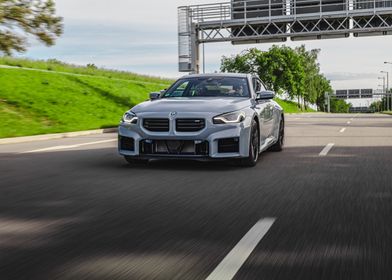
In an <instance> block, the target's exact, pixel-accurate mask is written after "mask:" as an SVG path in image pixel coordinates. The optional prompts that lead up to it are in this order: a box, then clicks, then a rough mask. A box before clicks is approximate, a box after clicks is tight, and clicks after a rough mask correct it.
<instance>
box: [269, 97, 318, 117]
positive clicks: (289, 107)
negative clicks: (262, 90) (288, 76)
mask: <svg viewBox="0 0 392 280" xmlns="http://www.w3.org/2000/svg"><path fill="white" fill-rule="evenodd" d="M275 101H276V102H278V103H279V105H280V106H282V108H283V110H284V112H285V113H304V111H301V110H300V109H299V108H298V104H297V103H296V102H293V101H288V100H282V99H279V98H275ZM305 112H306V113H309V112H316V111H315V110H313V109H310V108H308V109H307V110H306V111H305Z"/></svg>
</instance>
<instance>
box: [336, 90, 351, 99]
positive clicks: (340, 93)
mask: <svg viewBox="0 0 392 280" xmlns="http://www.w3.org/2000/svg"><path fill="white" fill-rule="evenodd" d="M335 96H336V98H338V99H347V98H348V90H347V89H343V90H337V91H336V93H335Z"/></svg>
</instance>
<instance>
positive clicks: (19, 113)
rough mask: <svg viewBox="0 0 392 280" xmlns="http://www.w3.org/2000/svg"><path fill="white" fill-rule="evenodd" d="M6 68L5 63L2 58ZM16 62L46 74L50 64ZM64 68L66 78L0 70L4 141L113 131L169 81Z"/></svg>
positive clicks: (52, 73) (35, 72) (117, 73)
mask: <svg viewBox="0 0 392 280" xmlns="http://www.w3.org/2000/svg"><path fill="white" fill-rule="evenodd" d="M12 61H13V62H17V61H18V60H16V59H12ZM2 63H3V64H4V59H3V60H1V59H0V64H2ZM18 63H19V66H21V67H27V66H28V65H32V66H34V67H37V64H39V65H40V66H41V67H40V68H41V69H42V70H47V68H48V67H49V65H51V64H50V63H48V64H47V66H48V67H46V69H45V67H44V66H45V63H44V62H34V61H28V60H20V61H19V62H18ZM7 64H8V63H7ZM26 64H28V65H26ZM62 67H63V68H62V69H61V71H62V72H65V73H56V72H50V71H48V72H41V71H32V70H25V69H18V68H10V69H8V68H0V123H1V126H0V128H1V129H0V137H14V136H23V135H36V134H45V133H56V132H68V131H78V130H88V129H96V128H105V127H113V126H116V125H117V124H118V123H119V120H120V118H121V116H122V114H123V113H124V112H125V111H126V110H128V109H129V108H131V107H132V106H134V105H135V104H138V103H139V102H142V101H144V100H146V99H147V98H148V94H149V92H153V91H158V90H161V89H164V88H165V87H167V86H168V85H169V84H170V82H171V81H169V80H164V79H159V78H152V77H147V76H141V75H136V74H132V73H125V72H116V71H105V70H101V69H96V70H94V69H88V68H86V67H84V68H83V67H73V66H62ZM66 73H68V74H66ZM74 74H78V75H74Z"/></svg>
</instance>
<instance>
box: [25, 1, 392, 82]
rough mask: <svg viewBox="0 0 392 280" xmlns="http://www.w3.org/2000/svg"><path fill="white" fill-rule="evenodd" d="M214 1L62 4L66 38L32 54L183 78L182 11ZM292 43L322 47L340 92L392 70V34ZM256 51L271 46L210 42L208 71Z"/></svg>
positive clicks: (324, 63) (325, 69)
mask: <svg viewBox="0 0 392 280" xmlns="http://www.w3.org/2000/svg"><path fill="white" fill-rule="evenodd" d="M222 1H228V0H222ZM214 2H219V0H170V1H163V0H149V1H136V0H111V1H103V0H83V1H81V0H57V1H56V3H57V10H58V14H59V15H61V16H63V17H64V19H65V25H66V31H65V34H64V35H63V37H62V38H60V39H59V40H58V42H57V45H56V46H55V47H53V48H49V49H47V48H45V47H43V46H36V45H35V44H34V45H33V47H32V49H31V50H30V51H29V52H28V53H27V56H29V57H34V58H41V59H45V58H53V57H56V58H59V59H62V60H65V61H69V62H73V63H80V64H86V63H91V62H93V63H95V64H97V65H101V66H107V67H111V68H118V69H126V70H132V71H134V72H140V73H146V74H151V75H154V74H159V75H163V76H168V77H173V76H180V75H182V74H181V73H178V72H177V7H178V6H182V5H189V4H197V3H214ZM286 44H287V45H289V46H299V45H301V44H305V45H306V47H307V48H308V49H312V48H320V49H321V54H320V64H321V69H322V71H323V72H324V73H329V74H328V76H329V77H330V78H331V80H332V84H333V85H334V86H335V87H339V88H351V87H358V85H361V86H360V87H367V88H369V87H370V88H372V87H373V88H377V85H378V83H379V81H378V80H377V75H378V74H379V72H380V70H388V71H391V70H392V69H390V68H388V67H386V66H385V65H383V62H384V61H385V60H391V61H392V54H391V52H390V49H391V45H392V36H385V37H363V38H348V39H333V40H319V41H304V42H287V43H286ZM250 47H257V48H260V49H262V50H267V49H268V48H269V47H271V44H259V45H242V46H232V45H231V44H229V43H220V44H207V45H206V61H207V65H206V69H207V72H213V71H215V70H219V64H220V60H221V57H222V55H231V54H235V53H238V52H240V51H241V50H243V49H246V48H250ZM342 73H343V74H342ZM361 73H362V74H361ZM391 75H392V74H391Z"/></svg>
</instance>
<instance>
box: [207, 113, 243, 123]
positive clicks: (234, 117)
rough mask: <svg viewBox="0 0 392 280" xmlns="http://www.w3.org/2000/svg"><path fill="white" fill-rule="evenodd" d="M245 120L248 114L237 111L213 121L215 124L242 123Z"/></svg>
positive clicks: (217, 117) (215, 118)
mask: <svg viewBox="0 0 392 280" xmlns="http://www.w3.org/2000/svg"><path fill="white" fill-rule="evenodd" d="M245 118H246V114H245V113H244V112H242V111H237V112H231V113H226V114H222V115H219V116H216V117H214V118H213V119H212V121H213V123H214V124H226V123H241V122H243V121H244V120H245Z"/></svg>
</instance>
